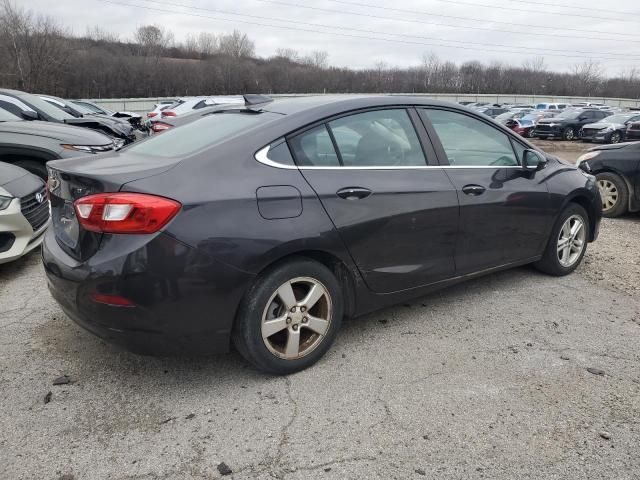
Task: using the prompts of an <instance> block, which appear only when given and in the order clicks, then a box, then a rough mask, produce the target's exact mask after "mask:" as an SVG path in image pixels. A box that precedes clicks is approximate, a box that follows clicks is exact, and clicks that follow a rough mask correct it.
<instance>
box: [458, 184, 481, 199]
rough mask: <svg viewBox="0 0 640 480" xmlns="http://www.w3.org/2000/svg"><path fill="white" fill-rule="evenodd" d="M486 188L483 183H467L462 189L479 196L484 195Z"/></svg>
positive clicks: (466, 192) (468, 193)
mask: <svg viewBox="0 0 640 480" xmlns="http://www.w3.org/2000/svg"><path fill="white" fill-rule="evenodd" d="M485 190H486V188H484V187H483V186H481V185H465V186H464V187H462V191H463V192H464V193H465V194H467V195H472V196H474V197H475V196H478V195H482V194H483V193H484V191H485Z"/></svg>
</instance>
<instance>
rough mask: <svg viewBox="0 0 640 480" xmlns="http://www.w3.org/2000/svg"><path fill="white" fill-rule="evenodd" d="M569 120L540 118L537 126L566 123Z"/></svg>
mask: <svg viewBox="0 0 640 480" xmlns="http://www.w3.org/2000/svg"><path fill="white" fill-rule="evenodd" d="M570 121H571V120H567V119H566V118H553V117H552V118H541V119H540V120H538V124H543V125H548V124H550V123H568V122H570Z"/></svg>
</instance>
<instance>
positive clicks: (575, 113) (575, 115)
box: [555, 110, 582, 120]
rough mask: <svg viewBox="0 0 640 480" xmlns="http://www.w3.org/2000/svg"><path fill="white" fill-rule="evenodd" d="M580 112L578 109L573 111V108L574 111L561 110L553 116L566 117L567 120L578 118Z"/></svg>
mask: <svg viewBox="0 0 640 480" xmlns="http://www.w3.org/2000/svg"><path fill="white" fill-rule="evenodd" d="M581 114H582V112H581V111H579V110H578V111H575V110H574V111H571V112H562V113H561V114H559V115H556V117H555V118H564V119H567V120H572V119H574V118H578V117H579V116H580V115H581Z"/></svg>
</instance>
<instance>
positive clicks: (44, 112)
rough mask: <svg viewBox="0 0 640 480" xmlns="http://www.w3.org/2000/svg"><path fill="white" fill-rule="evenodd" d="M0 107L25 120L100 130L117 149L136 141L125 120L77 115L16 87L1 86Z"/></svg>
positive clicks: (131, 128) (130, 127)
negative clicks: (111, 140)
mask: <svg viewBox="0 0 640 480" xmlns="http://www.w3.org/2000/svg"><path fill="white" fill-rule="evenodd" d="M0 108H3V109H5V110H7V111H9V112H11V113H13V114H14V115H17V116H19V117H22V118H23V119H24V120H41V121H44V122H51V123H64V124H67V125H74V126H76V127H83V128H89V129H91V130H96V131H99V132H102V133H104V134H105V135H108V136H109V137H111V138H112V139H113V140H114V141H115V145H116V148H121V147H123V146H124V145H127V144H129V143H132V142H134V141H135V140H136V136H135V133H134V129H133V127H132V126H131V125H130V124H129V123H128V122H124V121H122V120H119V119H116V118H110V117H105V118H98V117H94V116H88V117H80V118H76V117H74V116H73V115H72V114H70V113H68V112H66V111H65V110H64V109H62V108H60V107H59V106H56V105H52V104H51V103H49V102H47V101H45V100H43V99H42V98H40V97H39V96H37V95H33V94H30V93H25V92H21V91H18V90H9V89H0Z"/></svg>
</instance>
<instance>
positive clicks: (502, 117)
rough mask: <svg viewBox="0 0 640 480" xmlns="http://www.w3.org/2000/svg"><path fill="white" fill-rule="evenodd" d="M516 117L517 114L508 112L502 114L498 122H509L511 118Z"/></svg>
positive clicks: (497, 118) (498, 117)
mask: <svg viewBox="0 0 640 480" xmlns="http://www.w3.org/2000/svg"><path fill="white" fill-rule="evenodd" d="M514 115H515V113H513V112H506V113H501V114H500V115H498V116H497V117H496V120H498V121H500V120H509V119H511V118H513V117H514Z"/></svg>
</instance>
